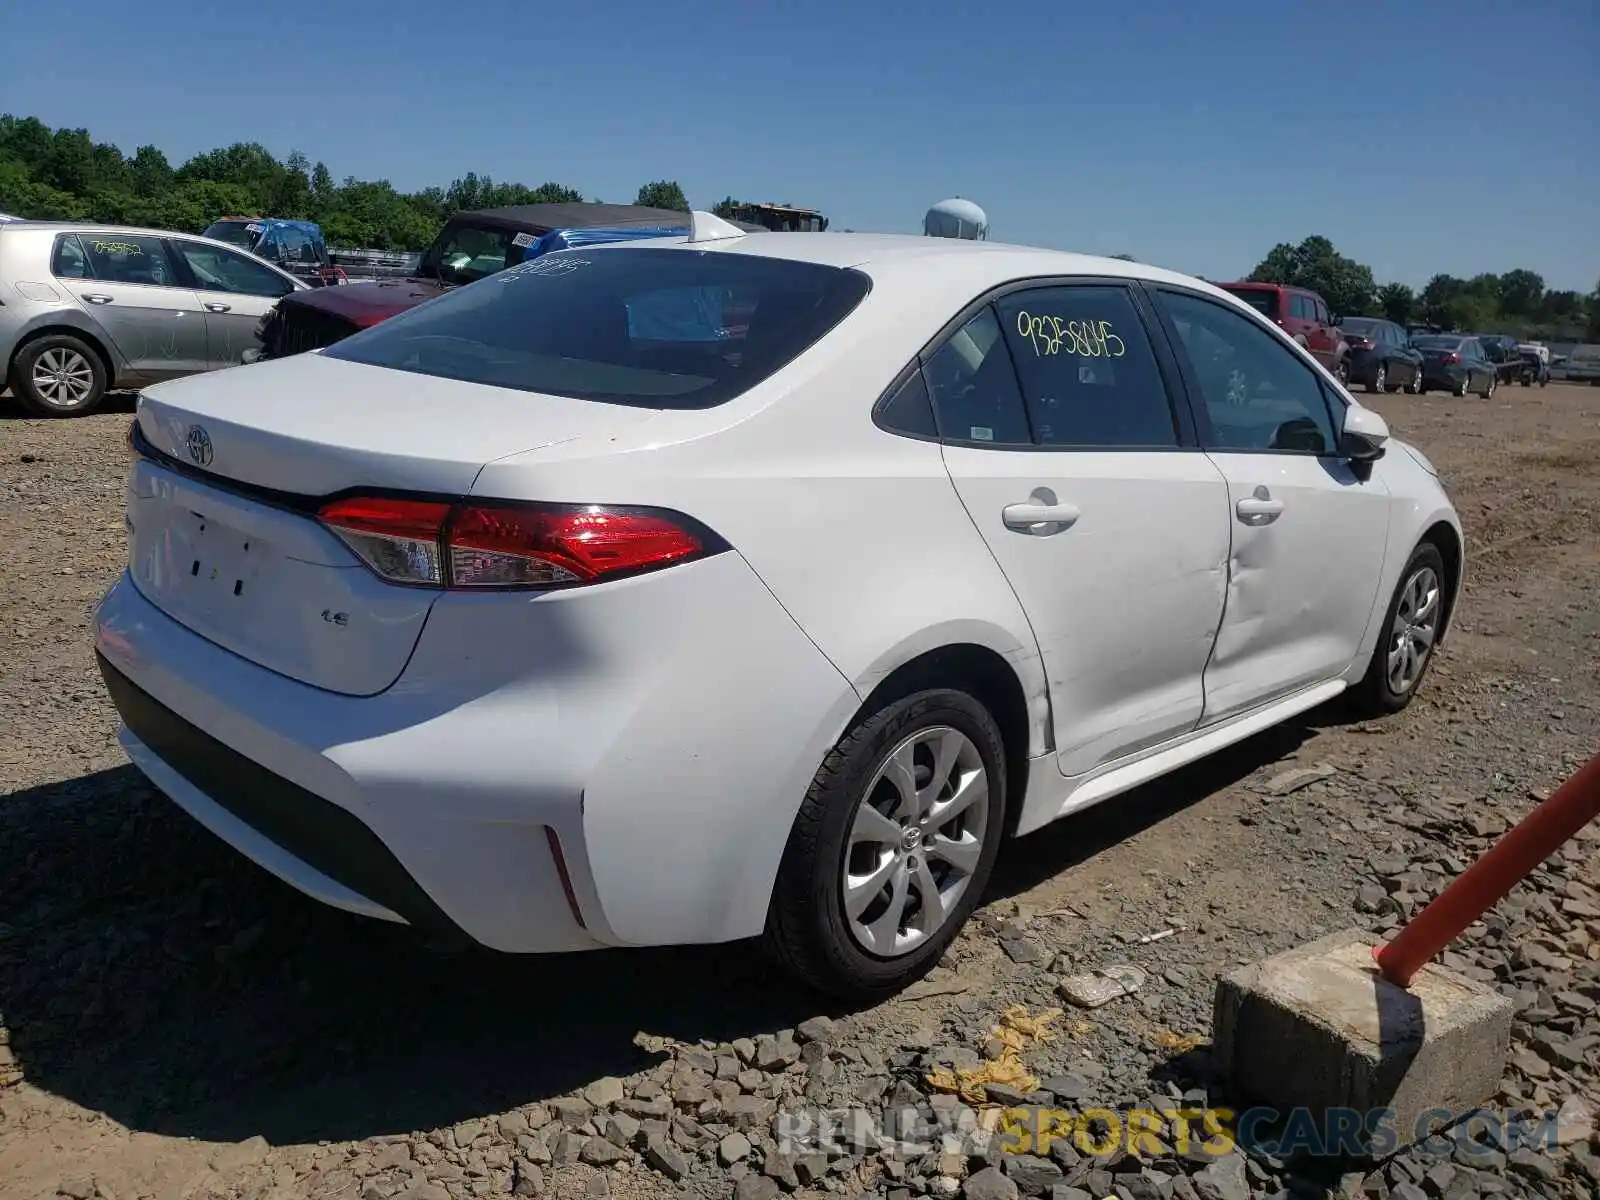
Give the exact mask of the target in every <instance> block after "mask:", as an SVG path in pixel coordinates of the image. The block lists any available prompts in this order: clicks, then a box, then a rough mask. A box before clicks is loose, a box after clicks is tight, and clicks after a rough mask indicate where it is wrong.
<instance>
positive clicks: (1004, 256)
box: [594, 231, 1240, 304]
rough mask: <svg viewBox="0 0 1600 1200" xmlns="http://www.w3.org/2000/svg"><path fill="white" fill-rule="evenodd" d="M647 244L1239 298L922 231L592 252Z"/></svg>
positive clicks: (1041, 252)
mask: <svg viewBox="0 0 1600 1200" xmlns="http://www.w3.org/2000/svg"><path fill="white" fill-rule="evenodd" d="M646 246H658V247H669V248H672V249H682V250H695V251H716V252H719V253H725V254H748V255H753V256H759V257H765V258H783V259H790V260H792V261H795V262H809V263H816V264H818V265H821V266H831V267H849V268H855V269H857V270H861V271H864V272H865V273H866V274H868V275H872V276H879V275H888V274H894V273H897V272H898V271H900V270H901V269H903V268H908V267H909V268H911V269H914V270H916V271H917V272H918V273H919V274H922V275H924V276H925V274H926V272H927V270H928V269H935V270H939V269H944V268H948V269H949V271H950V273H951V275H952V277H953V280H952V281H953V282H954V281H957V280H959V281H960V282H961V283H962V284H963V285H964V284H966V283H968V282H970V281H973V280H974V279H976V280H977V281H978V282H980V283H981V282H982V281H983V280H984V279H985V278H988V279H989V280H992V283H993V284H994V285H998V284H1001V283H1005V282H1007V281H1009V280H1012V279H1028V278H1032V277H1036V276H1049V275H1055V276H1070V275H1093V276H1102V277H1105V276H1109V277H1113V278H1120V279H1143V280H1147V281H1150V282H1154V283H1172V284H1177V285H1180V286H1183V287H1188V288H1195V289H1199V290H1202V291H1205V292H1208V293H1212V294H1215V295H1217V296H1220V297H1223V298H1224V299H1226V300H1227V301H1228V302H1229V303H1231V304H1238V303H1240V302H1239V301H1238V300H1237V299H1236V298H1235V297H1232V296H1229V295H1228V294H1227V293H1226V292H1224V291H1223V290H1222V289H1221V288H1219V287H1218V286H1217V285H1215V284H1212V283H1208V282H1207V281H1205V280H1203V279H1199V278H1196V277H1195V276H1191V275H1184V274H1181V273H1179V272H1177V271H1169V270H1166V269H1165V268H1162V267H1153V266H1150V265H1149V264H1147V263H1139V262H1130V261H1129V260H1128V259H1124V258H1106V257H1103V256H1101V255H1095V254H1080V253H1076V252H1074V251H1069V250H1051V249H1045V248H1043V247H1039V246H1022V245H1012V244H1009V243H1006V242H990V241H968V240H965V239H960V238H937V237H928V236H926V235H924V234H911V233H773V232H767V231H762V232H760V233H747V234H745V235H744V236H742V237H728V238H722V239H718V240H715V241H701V242H690V241H689V240H688V239H687V238H684V237H666V238H661V239H659V240H651V241H636V242H630V243H619V244H611V245H606V246H596V247H594V249H596V250H605V251H608V252H612V251H616V250H619V249H625V248H628V247H632V248H641V247H646Z"/></svg>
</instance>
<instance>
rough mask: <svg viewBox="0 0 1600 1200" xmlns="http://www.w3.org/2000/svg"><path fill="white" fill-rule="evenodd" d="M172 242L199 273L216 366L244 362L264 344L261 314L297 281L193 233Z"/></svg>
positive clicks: (191, 269)
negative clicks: (193, 236)
mask: <svg viewBox="0 0 1600 1200" xmlns="http://www.w3.org/2000/svg"><path fill="white" fill-rule="evenodd" d="M171 242H172V247H173V249H174V250H175V251H176V252H177V254H178V256H179V257H180V258H181V259H182V261H183V263H184V265H185V266H186V267H187V268H188V270H189V273H190V274H191V275H192V276H193V277H194V284H195V290H196V294H197V295H198V296H199V297H200V303H201V305H202V306H203V307H204V309H205V314H206V331H207V332H206V342H207V347H208V349H207V354H208V356H209V358H210V360H211V366H212V367H235V366H238V365H239V363H240V362H241V361H242V359H243V357H244V352H245V351H246V350H251V349H255V348H257V347H259V346H260V345H261V339H260V338H259V337H257V335H256V329H257V327H258V326H259V325H260V324H261V318H262V317H264V316H266V315H267V313H269V312H271V311H272V307H273V305H275V304H277V302H278V301H279V300H281V299H282V298H283V297H284V296H287V295H288V294H289V293H290V292H291V291H293V290H294V282H293V280H292V279H291V278H290V277H289V275H287V274H286V273H282V272H278V271H274V270H273V269H272V268H271V267H269V266H267V265H266V264H265V263H262V262H257V261H256V260H255V259H253V258H247V257H246V256H245V255H243V254H240V253H238V252H236V251H233V250H224V249H223V248H222V247H220V246H208V245H206V244H205V243H204V242H191V241H189V240H188V239H187V238H173V239H171Z"/></svg>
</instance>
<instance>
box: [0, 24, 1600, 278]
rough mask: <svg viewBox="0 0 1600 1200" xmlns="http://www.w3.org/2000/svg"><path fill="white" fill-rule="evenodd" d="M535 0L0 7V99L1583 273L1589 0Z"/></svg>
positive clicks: (426, 168) (1242, 250) (903, 215)
mask: <svg viewBox="0 0 1600 1200" xmlns="http://www.w3.org/2000/svg"><path fill="white" fill-rule="evenodd" d="M552 11H555V10H553V9H552V8H550V7H547V6H542V5H535V4H516V3H512V2H510V0H476V2H475V3H472V4H461V5H450V4H438V3H422V2H421V0H390V2H389V3H372V2H370V0H334V2H331V3H330V2H326V0H324V2H322V3H311V2H309V0H272V2H270V3H265V4H256V5H247V6H243V7H239V6H230V7H229V8H225V9H219V8H217V7H215V6H214V5H211V4H202V3H199V2H198V0H145V2H144V3H143V4H142V5H138V6H135V5H131V4H126V3H124V4H110V3H105V2H102V0H55V2H54V3H53V4H51V5H48V6H35V7H33V8H32V9H30V10H29V13H28V15H27V17H26V18H25V19H23V18H22V17H21V15H20V13H19V15H18V16H16V17H12V18H10V19H8V20H7V22H6V33H5V43H6V55H5V59H6V64H5V68H4V70H3V72H0V111H9V112H13V113H19V114H34V115H37V116H39V117H40V118H41V119H43V120H44V121H46V122H47V123H49V124H52V125H67V126H74V127H76V126H86V127H87V128H88V129H89V130H90V131H91V132H92V133H93V134H94V136H95V137H96V138H97V139H99V140H103V141H111V142H115V143H117V144H118V145H120V146H122V147H123V149H124V150H127V151H130V152H131V151H132V149H133V148H134V147H135V146H136V145H138V144H140V143H143V142H153V143H155V144H156V145H158V146H160V147H161V148H162V149H163V150H165V151H166V152H167V154H168V156H169V158H171V159H172V161H173V163H174V165H176V164H177V163H178V162H180V161H182V160H183V159H184V158H186V157H188V156H189V155H191V154H193V153H195V152H197V151H200V150H206V149H210V148H212V147H214V146H217V145H223V144H227V143H230V142H234V141H241V140H253V141H259V142H261V143H263V144H264V145H266V146H267V147H268V148H269V149H271V150H273V151H274V152H275V153H278V154H279V155H280V156H281V155H283V154H287V153H288V152H289V151H290V150H291V149H300V150H303V151H304V152H305V153H306V154H307V155H309V156H310V157H311V158H312V159H313V160H316V159H322V160H323V161H325V162H326V163H327V164H328V166H329V167H330V169H331V170H332V171H333V173H334V175H335V177H337V178H343V177H344V176H346V175H355V176H357V177H360V178H388V179H390V180H392V181H393V182H394V183H395V185H396V186H398V187H401V188H405V189H411V188H417V187H422V186H425V185H428V184H441V185H442V184H447V183H449V181H450V180H451V179H452V178H455V177H457V176H459V175H463V174H465V173H466V172H467V171H469V170H475V171H477V172H478V173H479V174H488V175H491V176H493V177H495V178H496V179H504V180H512V181H520V182H524V183H529V184H537V183H540V182H544V181H546V180H555V181H558V182H562V183H566V184H569V185H571V186H573V187H577V188H579V189H581V190H582V191H583V192H584V193H585V194H588V195H597V196H599V197H601V198H602V199H606V200H632V198H633V194H634V192H635V191H636V190H637V188H638V186H639V184H641V183H643V182H645V181H647V180H652V179H657V178H669V179H677V180H678V181H680V182H681V183H682V184H683V187H684V190H685V192H686V193H687V194H688V196H689V199H690V201H691V202H692V203H693V204H694V205H695V206H696V207H710V206H711V205H712V204H714V203H715V202H716V201H717V200H720V199H721V198H722V197H723V196H724V195H726V194H728V193H732V194H734V195H737V196H739V197H741V198H745V199H766V200H775V201H780V202H782V201H790V202H793V203H796V204H803V205H808V206H812V207H816V208H820V209H822V210H823V211H824V212H826V213H827V214H828V215H829V216H830V217H831V218H832V220H833V223H834V227H835V228H841V229H842V228H855V229H862V230H875V231H885V232H916V231H918V230H919V229H920V221H921V217H922V214H923V212H924V211H925V210H926V209H927V207H928V205H930V204H931V203H933V202H934V201H936V200H939V199H942V198H944V197H946V196H950V195H962V196H966V197H969V198H971V199H974V200H976V201H977V202H978V203H980V204H982V205H983V206H984V208H985V209H986V210H987V212H988V214H989V219H990V225H991V236H992V237H994V238H996V239H998V240H1003V241H1011V242H1026V243H1034V244H1040V245H1048V246H1056V247H1061V248H1067V249H1076V250H1085V251H1090V252H1099V253H1113V254H1114V253H1119V252H1127V253H1131V254H1134V255H1136V256H1138V257H1139V258H1141V259H1144V260H1145V261H1149V262H1155V263H1159V264H1161V265H1164V266H1171V267H1174V268H1176V269H1178V270H1184V271H1189V272H1193V273H1196V274H1202V275H1206V276H1209V277H1212V278H1220V277H1225V276H1230V275H1235V274H1243V273H1245V272H1247V271H1249V270H1250V268H1251V267H1253V266H1254V265H1255V263H1256V262H1257V261H1259V259H1260V258H1261V257H1262V256H1263V255H1264V254H1265V253H1266V252H1267V250H1268V249H1270V248H1271V246H1272V245H1273V243H1275V242H1278V241H1298V240H1299V239H1300V238H1302V237H1304V236H1306V235H1308V234H1312V233H1321V234H1325V235H1327V236H1328V237H1330V238H1332V239H1333V242H1334V244H1335V245H1336V246H1337V247H1338V248H1339V249H1340V250H1341V251H1343V252H1344V253H1346V254H1349V255H1351V256H1352V257H1354V258H1356V259H1358V260H1360V261H1363V262H1366V263H1368V264H1369V265H1370V266H1371V267H1372V268H1373V270H1374V272H1375V273H1376V274H1377V276H1378V278H1379V280H1380V282H1387V281H1389V280H1399V281H1401V282H1404V283H1409V284H1412V285H1413V286H1420V285H1421V284H1422V283H1424V282H1426V280H1427V278H1428V277H1429V276H1430V275H1431V274H1433V273H1434V272H1436V271H1449V272H1451V273H1454V274H1459V275H1471V274H1474V273H1476V272H1479V271H1496V272H1500V271H1506V270H1509V269H1511V268H1514V267H1528V268H1531V269H1533V270H1536V271H1538V272H1540V273H1541V274H1542V275H1544V277H1545V280H1546V282H1547V284H1548V285H1549V286H1551V287H1557V288H1577V289H1580V290H1583V291H1589V290H1591V289H1593V288H1594V286H1595V283H1596V279H1597V277H1600V157H1597V156H1596V154H1595V147H1596V146H1597V145H1600V5H1597V4H1596V0H1524V2H1523V3H1520V4H1516V5H1510V4H1505V3H1496V4H1490V3H1488V2H1487V0H1452V2H1451V3H1449V4H1446V3H1444V0H1426V2H1423V0H1413V2H1409V3H1408V2H1406V0H1397V2H1394V3H1389V4H1378V3H1359V2H1358V3H1348V4H1336V3H1319V4H1305V5H1302V4H1296V3H1294V2H1293V0H1280V2H1279V3H1277V4H1256V3H1246V2H1244V0H1209V2H1207V3H1193V2H1192V0H1191V2H1189V3H1178V2H1176V0H1161V2H1156V3H1138V2H1126V0H1125V2H1123V3H1082V4H1050V3H1044V2H1041V0H1034V2H1033V3H1028V4H1022V3H1014V2H1012V0H989V2H988V3H978V2H969V3H966V4H957V3H954V2H951V0H924V2H923V3H919V4H905V3H890V2H887V0H884V2H878V3H874V2H873V0H858V2H857V3H854V4H849V3H838V2H834V0H818V2H817V3H813V4H797V3H794V2H793V0H788V2H784V3H776V2H774V0H769V2H768V3H765V4H763V3H762V2H761V0H754V2H753V3H742V4H731V3H724V4H720V5H719V4H706V3H694V2H690V0H667V2H662V3H659V4H645V3H642V2H638V0H634V2H628V0H611V2H603V0H587V3H586V4H585V5H582V6H576V5H575V6H571V8H570V10H567V11H572V12H575V13H578V12H581V13H582V14H583V15H581V16H570V17H568V16H560V15H557V16H550V15H548V14H549V13H551V12H552ZM46 14H48V15H46Z"/></svg>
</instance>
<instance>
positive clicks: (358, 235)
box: [0, 114, 1600, 340]
mask: <svg viewBox="0 0 1600 1200" xmlns="http://www.w3.org/2000/svg"><path fill="white" fill-rule="evenodd" d="M584 199H586V197H585V196H584V194H583V193H582V192H580V191H579V190H578V189H577V188H573V187H568V186H567V185H565V184H561V183H555V182H546V183H541V184H539V185H538V186H537V187H529V186H527V185H525V184H521V183H500V182H497V181H495V180H493V179H491V178H489V177H488V176H487V175H483V176H480V175H477V174H474V173H470V172H469V173H468V174H467V175H466V176H465V177H463V178H461V179H457V180H455V181H453V182H452V183H451V184H450V185H449V186H448V187H428V188H423V189H422V190H421V191H417V192H402V191H399V190H398V189H396V188H395V187H394V185H393V184H391V183H390V182H389V181H388V180H387V179H376V180H369V179H356V178H355V177H354V176H346V177H345V178H344V180H343V181H342V182H336V181H335V180H334V177H333V173H332V172H331V171H329V169H328V167H327V166H326V164H324V163H321V162H317V163H312V162H310V161H309V160H308V159H307V158H306V156H305V155H304V154H302V153H300V152H299V151H298V150H297V151H294V152H293V153H291V154H290V155H289V156H288V157H287V158H285V159H283V160H282V161H279V160H278V158H277V157H276V156H274V155H273V154H272V153H271V152H270V151H269V150H267V149H266V147H264V146H261V145H259V144H257V143H255V142H239V143H236V144H234V145H232V146H227V147H219V148H218V149H215V150H208V151H206V152H205V153H203V154H197V155H195V156H194V157H193V158H191V159H189V160H188V161H187V162H185V163H183V164H181V165H179V166H177V167H174V166H172V164H171V163H170V161H169V160H168V159H167V156H166V155H165V154H163V153H162V152H161V150H159V149H158V148H157V147H155V146H140V147H139V148H138V149H137V150H135V151H134V153H133V154H132V155H131V156H130V155H126V154H124V153H123V152H122V151H121V150H120V149H119V148H118V147H116V146H113V145H110V144H108V143H105V142H96V141H95V140H94V139H93V138H92V137H90V135H89V131H88V130H86V129H65V128H62V129H52V128H51V127H50V126H48V125H46V124H44V122H42V121H40V120H39V119H38V118H37V117H17V116H12V115H10V114H5V115H0V212H8V213H11V214H13V215H15V216H19V217H32V218H35V219H59V220H72V221H103V222H106V223H112V224H123V225H143V226H148V227H151V228H156V229H179V230H187V231H191V232H199V231H200V230H202V229H204V228H205V227H206V226H207V225H209V224H210V223H211V222H212V221H214V220H216V219H217V218H218V217H221V216H228V215H257V214H259V215H264V216H274V217H294V218H300V219H304V220H312V221H316V222H317V223H318V224H320V225H321V226H322V230H323V234H324V236H325V237H326V238H327V240H328V242H329V243H330V244H331V245H334V246H346V247H371V248H373V249H379V250H421V249H423V248H424V247H426V246H427V244H428V243H429V242H430V241H431V240H432V239H433V236H434V234H435V233H436V232H438V229H439V226H440V225H441V224H442V223H443V222H444V221H446V220H447V219H449V217H450V216H451V215H452V214H453V213H456V212H460V211H463V210H467V211H470V210H472V209H479V208H496V207H499V206H501V205H508V204H542V203H562V202H573V201H581V200H584ZM587 199H590V200H596V199H598V197H593V196H590V197H587ZM634 203H635V204H644V205H649V206H651V207H653V208H667V209H674V210H677V211H679V212H687V211H688V209H689V202H688V200H687V199H686V198H685V196H684V193H683V188H681V187H680V186H679V185H678V184H677V183H676V182H674V181H672V180H667V179H660V180H654V181H652V182H649V183H646V184H644V185H643V186H642V187H641V188H640V189H639V191H638V194H637V195H636V196H635V197H634ZM737 203H738V202H737V201H735V200H734V199H733V197H732V196H729V197H727V198H726V199H724V200H723V201H721V202H720V203H719V204H718V205H717V206H716V209H715V211H716V212H717V213H718V214H719V215H722V216H727V215H729V214H731V213H732V212H733V210H734V209H735V207H736V206H737ZM1118 257H1119V258H1127V257H1130V256H1129V255H1118ZM1249 277H1250V278H1251V279H1254V280H1258V281H1262V282H1269V283H1286V284H1294V285H1297V286H1301V287H1308V288H1311V289H1312V290H1314V291H1317V292H1319V293H1320V294H1321V295H1322V297H1323V298H1324V299H1325V300H1326V301H1327V302H1328V305H1329V306H1330V307H1331V308H1332V309H1333V310H1334V311H1335V312H1338V313H1342V314H1345V315H1349V316H1384V317H1388V318H1389V319H1390V320H1392V321H1397V322H1400V323H1402V324H1414V323H1427V324H1432V325H1438V326H1440V327H1441V328H1446V329H1470V330H1474V331H1477V332H1483V333H1512V334H1515V335H1517V336H1519V337H1543V338H1546V339H1553V340H1560V339H1563V338H1577V337H1584V336H1588V337H1593V338H1600V286H1597V287H1596V289H1595V292H1594V293H1593V294H1591V295H1588V296H1585V295H1583V294H1582V293H1579V292H1573V291H1552V290H1549V289H1547V288H1546V287H1545V284H1544V280H1543V279H1542V278H1541V277H1540V276H1539V275H1538V274H1536V273H1535V272H1533V271H1527V270H1516V271H1508V272H1506V273H1505V274H1504V275H1494V274H1482V275H1476V276H1473V277H1472V278H1470V279H1463V278H1458V277H1456V276H1453V275H1435V276H1434V277H1433V278H1432V279H1431V280H1429V282H1428V284H1427V286H1426V287H1424V288H1423V289H1422V291H1420V292H1416V291H1413V290H1412V289H1411V288H1409V287H1407V286H1406V285H1405V284H1401V283H1389V284H1385V285H1383V286H1381V287H1380V286H1379V285H1378V283H1377V280H1376V279H1375V278H1374V276H1373V273H1372V270H1371V268H1370V267H1367V266H1366V265H1365V264H1362V263H1358V262H1356V261H1355V260H1353V259H1350V258H1347V257H1345V256H1344V255H1342V254H1340V253H1339V252H1338V251H1337V250H1335V249H1334V246H1333V243H1332V242H1330V241H1329V240H1328V239H1327V238H1325V237H1320V236H1316V237H1308V238H1306V239H1305V240H1304V241H1302V242H1301V243H1300V244H1299V245H1297V246H1295V245H1290V244H1289V243H1287V242H1285V243H1282V244H1280V245H1277V246H1274V247H1273V248H1272V250H1271V251H1270V252H1269V253H1268V254H1267V256H1266V257H1265V258H1264V259H1262V260H1261V262H1260V264H1259V265H1257V267H1256V268H1255V270H1254V271H1252V272H1251V273H1250V276H1249Z"/></svg>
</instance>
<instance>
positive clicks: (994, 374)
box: [923, 306, 1032, 445]
mask: <svg viewBox="0 0 1600 1200" xmlns="http://www.w3.org/2000/svg"><path fill="white" fill-rule="evenodd" d="M923 371H924V373H925V375H926V377H927V382H928V391H929V393H930V394H931V395H932V397H933V409H934V412H935V414H936V415H937V417H938V421H939V433H940V436H942V437H946V438H952V439H954V440H957V441H963V442H1002V443H1007V444H1010V445H1019V444H1028V443H1031V442H1032V438H1031V437H1030V435H1029V432H1028V417H1027V413H1026V412H1025V411H1024V409H1023V405H1022V392H1021V391H1020V390H1019V389H1018V387H1017V373H1016V371H1015V370H1014V369H1013V367H1012V365H1011V355H1010V353H1009V352H1008V351H1007V349H1006V340H1005V337H1004V336H1003V335H1002V333H1001V331H1000V323H999V321H998V320H997V319H996V317H995V314H994V309H993V308H992V307H989V306H985V307H984V309H983V310H982V311H981V312H980V313H978V315H977V316H975V317H973V318H972V319H971V320H970V321H968V322H967V323H966V324H965V325H963V326H962V327H961V328H960V329H958V330H956V331H955V333H953V334H951V335H950V337H948V338H947V339H945V342H944V344H943V345H942V346H940V347H939V348H938V349H937V350H935V351H934V352H933V354H931V355H930V356H929V357H928V359H927V361H926V362H925V363H924V364H923Z"/></svg>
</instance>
